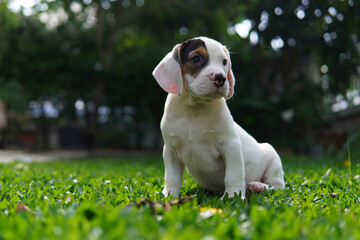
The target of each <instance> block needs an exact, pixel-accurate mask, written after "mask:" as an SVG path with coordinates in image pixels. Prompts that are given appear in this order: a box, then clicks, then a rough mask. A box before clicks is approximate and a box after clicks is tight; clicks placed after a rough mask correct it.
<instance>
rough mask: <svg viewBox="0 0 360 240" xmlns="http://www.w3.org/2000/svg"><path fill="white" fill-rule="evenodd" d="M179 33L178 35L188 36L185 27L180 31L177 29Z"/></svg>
mask: <svg viewBox="0 0 360 240" xmlns="http://www.w3.org/2000/svg"><path fill="white" fill-rule="evenodd" d="M179 33H180V35H183V36H184V35H186V34H188V29H187V27H181V28H180V29H179Z"/></svg>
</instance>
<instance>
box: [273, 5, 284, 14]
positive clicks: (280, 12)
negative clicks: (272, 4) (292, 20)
mask: <svg viewBox="0 0 360 240" xmlns="http://www.w3.org/2000/svg"><path fill="white" fill-rule="evenodd" d="M274 12H275V14H276V15H278V16H281V15H282V14H283V10H282V9H281V8H280V7H276V8H275V10H274Z"/></svg>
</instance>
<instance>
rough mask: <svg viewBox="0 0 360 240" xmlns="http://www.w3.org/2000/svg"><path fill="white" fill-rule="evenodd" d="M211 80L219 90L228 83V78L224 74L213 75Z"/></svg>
mask: <svg viewBox="0 0 360 240" xmlns="http://www.w3.org/2000/svg"><path fill="white" fill-rule="evenodd" d="M210 79H211V80H212V81H213V84H214V85H215V86H216V87H217V88H220V87H221V86H223V85H224V83H225V81H226V77H225V76H224V75H223V74H222V73H217V74H211V76H210Z"/></svg>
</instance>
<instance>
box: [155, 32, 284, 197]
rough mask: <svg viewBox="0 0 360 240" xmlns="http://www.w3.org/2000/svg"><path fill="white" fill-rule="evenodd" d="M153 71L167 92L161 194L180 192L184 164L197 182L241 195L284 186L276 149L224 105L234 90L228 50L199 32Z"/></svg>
mask: <svg viewBox="0 0 360 240" xmlns="http://www.w3.org/2000/svg"><path fill="white" fill-rule="evenodd" d="M153 75H154V77H155V79H156V81H157V82H158V84H159V85H160V86H161V87H162V88H163V89H164V90H165V91H166V92H168V93H169V94H168V97H167V100H166V102H165V111H164V115H163V118H162V120H161V131H162V135H163V138H164V142H165V145H164V149H163V158H164V163H165V187H164V189H163V191H162V193H163V194H164V195H165V196H168V195H173V196H174V197H178V196H179V192H180V188H181V184H182V176H183V171H184V168H186V170H187V171H188V172H189V174H190V175H191V176H192V177H193V178H194V179H195V181H196V182H197V183H198V185H200V186H201V187H204V188H207V189H210V190H212V191H215V192H224V196H225V194H228V196H229V197H233V196H234V194H235V193H236V194H239V195H241V198H242V199H245V194H246V189H247V190H248V191H251V192H262V191H265V190H266V189H268V188H269V186H271V187H274V188H280V189H282V188H284V172H283V170H282V164H281V160H280V157H279V155H278V154H277V153H276V151H275V150H274V148H273V147H272V146H271V145H269V144H267V143H258V142H257V141H256V140H255V139H254V138H253V137H252V136H250V135H249V134H248V133H247V132H245V130H243V129H242V128H241V127H240V126H239V125H238V124H236V123H235V122H234V120H233V118H232V116H231V114H230V111H229V109H228V107H227V105H226V100H227V99H229V98H231V97H232V95H233V93H234V85H235V78H234V75H233V72H232V70H231V61H230V55H229V52H228V50H227V49H226V47H224V46H223V45H221V44H220V43H219V42H217V41H215V40H213V39H210V38H206V37H198V38H194V39H190V40H188V41H185V42H183V43H181V44H177V45H176V46H175V47H174V48H173V50H172V51H171V52H170V53H168V54H167V55H166V56H165V57H164V59H163V60H162V61H161V62H160V63H159V65H158V66H157V67H156V68H155V70H154V72H153Z"/></svg>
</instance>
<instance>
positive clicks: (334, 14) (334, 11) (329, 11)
mask: <svg viewBox="0 0 360 240" xmlns="http://www.w3.org/2000/svg"><path fill="white" fill-rule="evenodd" d="M328 13H329V14H330V15H331V16H333V17H335V16H336V15H337V11H336V9H335V8H334V7H329V9H328Z"/></svg>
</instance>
